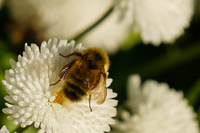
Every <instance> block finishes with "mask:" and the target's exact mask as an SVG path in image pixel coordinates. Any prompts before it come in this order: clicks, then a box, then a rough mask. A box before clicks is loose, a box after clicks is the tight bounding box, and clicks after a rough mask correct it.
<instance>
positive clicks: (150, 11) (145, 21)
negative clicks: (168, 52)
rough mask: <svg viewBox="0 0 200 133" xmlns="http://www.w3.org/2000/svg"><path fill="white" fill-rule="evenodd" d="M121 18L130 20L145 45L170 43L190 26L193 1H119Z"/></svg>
mask: <svg viewBox="0 0 200 133" xmlns="http://www.w3.org/2000/svg"><path fill="white" fill-rule="evenodd" d="M117 8H119V9H120V11H121V16H123V17H124V18H128V19H129V20H130V18H131V19H132V20H131V23H132V24H133V28H134V29H136V30H138V31H140V32H141V38H142V40H143V41H144V42H145V43H153V44H154V45H159V44H160V43H161V42H165V43H172V42H173V41H174V40H175V39H176V38H178V37H179V36H180V35H181V34H183V32H184V28H187V27H188V26H189V24H190V20H191V17H192V15H193V10H194V0H123V1H122V0H121V1H119V5H118V7H117Z"/></svg>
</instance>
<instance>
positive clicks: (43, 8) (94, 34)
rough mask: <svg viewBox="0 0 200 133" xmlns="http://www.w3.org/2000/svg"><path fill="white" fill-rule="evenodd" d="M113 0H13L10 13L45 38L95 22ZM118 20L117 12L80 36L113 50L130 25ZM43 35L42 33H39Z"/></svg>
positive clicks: (90, 43) (69, 34) (88, 43)
mask: <svg viewBox="0 0 200 133" xmlns="http://www.w3.org/2000/svg"><path fill="white" fill-rule="evenodd" d="M112 4H113V1H112V0H100V1H99V0H84V1H74V0H67V1H66V0H60V1H53V0H50V1H49V0H43V1H40V0H34V1H32V0H24V1H23V2H21V1H16V0H11V1H10V3H9V7H10V10H11V13H12V14H11V16H12V17H13V18H14V19H15V20H16V21H17V22H18V23H22V24H23V25H27V24H28V25H29V26H30V27H31V28H33V29H35V31H37V34H38V35H42V37H44V39H47V38H52V37H55V36H56V37H58V38H59V39H62V38H72V39H74V38H73V37H75V36H76V35H77V34H79V33H81V32H82V31H84V30H85V29H87V27H89V26H91V25H92V24H93V23H95V22H96V21H97V20H98V19H99V18H101V16H102V15H103V14H104V13H105V12H106V11H107V10H108V9H109V8H110V7H111V6H112ZM124 23H125V22H124V21H123V22H122V23H118V15H117V12H114V13H112V15H111V16H109V17H108V18H107V19H106V20H105V21H104V22H103V23H101V24H100V25H98V27H95V29H93V30H92V31H91V32H89V33H88V34H87V35H86V36H84V37H83V38H81V42H83V43H84V44H85V45H86V46H88V47H91V46H93V47H101V48H103V49H105V50H107V51H108V52H110V53H114V52H116V51H117V50H118V48H119V44H121V42H122V41H123V40H124V37H125V36H126V34H125V33H126V32H127V25H124ZM39 38H41V36H40V37H39Z"/></svg>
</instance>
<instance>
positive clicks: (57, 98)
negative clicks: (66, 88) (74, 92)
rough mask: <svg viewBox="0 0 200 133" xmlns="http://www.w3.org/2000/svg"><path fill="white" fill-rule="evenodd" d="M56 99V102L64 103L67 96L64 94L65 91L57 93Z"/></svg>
mask: <svg viewBox="0 0 200 133" xmlns="http://www.w3.org/2000/svg"><path fill="white" fill-rule="evenodd" d="M55 97H56V98H55V99H54V100H53V102H54V103H59V104H62V102H63V101H64V99H65V97H64V96H63V91H62V90H61V91H59V92H57V93H56V95H55Z"/></svg>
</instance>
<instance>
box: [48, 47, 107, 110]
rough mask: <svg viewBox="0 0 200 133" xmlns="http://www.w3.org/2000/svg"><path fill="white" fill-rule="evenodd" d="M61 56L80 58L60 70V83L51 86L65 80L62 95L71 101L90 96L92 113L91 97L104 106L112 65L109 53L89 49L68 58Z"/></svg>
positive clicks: (74, 53)
mask: <svg viewBox="0 0 200 133" xmlns="http://www.w3.org/2000/svg"><path fill="white" fill-rule="evenodd" d="M59 55H60V56H62V57H64V58H69V57H71V56H77V57H78V58H77V59H75V60H73V61H72V62H70V63H69V64H66V65H65V66H64V67H63V68H62V69H61V70H60V73H59V79H58V81H57V82H55V83H53V84H50V86H52V85H55V84H57V83H59V82H60V81H61V80H63V81H64V85H63V88H62V89H61V91H62V92H61V94H62V96H64V97H66V98H67V99H69V100H71V101H79V100H81V99H82V97H83V96H85V95H89V108H90V111H92V108H91V104H90V102H91V96H92V97H93V98H94V99H95V101H96V103H97V104H103V103H104V101H105V99H106V95H107V88H106V79H107V77H108V74H107V73H108V72H107V71H108V69H109V64H110V63H109V58H108V55H107V53H106V52H105V51H104V50H102V49H99V48H88V49H86V50H83V51H82V52H73V53H71V54H69V55H66V56H65V55H62V54H59Z"/></svg>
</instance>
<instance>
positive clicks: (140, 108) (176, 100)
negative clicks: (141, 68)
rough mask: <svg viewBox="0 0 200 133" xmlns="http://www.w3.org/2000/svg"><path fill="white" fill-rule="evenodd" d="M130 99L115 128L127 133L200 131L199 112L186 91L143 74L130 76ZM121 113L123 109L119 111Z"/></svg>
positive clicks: (195, 132) (190, 132)
mask: <svg viewBox="0 0 200 133" xmlns="http://www.w3.org/2000/svg"><path fill="white" fill-rule="evenodd" d="M127 91H128V93H127V94H128V100H127V103H126V107H127V109H128V111H127V110H125V109H122V111H121V118H122V121H117V124H116V125H115V129H118V130H119V131H120V132H125V133H199V127H198V123H197V121H196V114H195V113H194V112H193V109H192V107H190V106H188V103H187V100H186V99H184V98H183V93H182V92H180V91H179V92H177V91H176V90H174V89H170V88H169V86H168V85H167V84H166V83H158V82H156V81H154V80H148V81H146V82H145V83H144V84H143V85H141V80H140V77H139V75H134V76H131V77H130V78H129V82H128V90H127ZM119 113H120V112H119Z"/></svg>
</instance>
